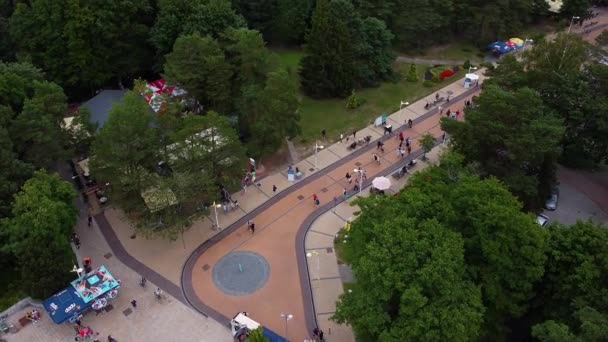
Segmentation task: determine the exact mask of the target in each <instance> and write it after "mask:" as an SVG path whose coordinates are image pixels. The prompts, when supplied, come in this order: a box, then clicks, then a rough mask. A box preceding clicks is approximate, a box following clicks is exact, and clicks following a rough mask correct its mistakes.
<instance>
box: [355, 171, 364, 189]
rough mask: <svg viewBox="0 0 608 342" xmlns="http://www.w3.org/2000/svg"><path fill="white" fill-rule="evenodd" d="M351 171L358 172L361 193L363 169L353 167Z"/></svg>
mask: <svg viewBox="0 0 608 342" xmlns="http://www.w3.org/2000/svg"><path fill="white" fill-rule="evenodd" d="M353 172H354V173H358V174H359V193H361V192H362V191H363V170H359V169H354V170H353Z"/></svg>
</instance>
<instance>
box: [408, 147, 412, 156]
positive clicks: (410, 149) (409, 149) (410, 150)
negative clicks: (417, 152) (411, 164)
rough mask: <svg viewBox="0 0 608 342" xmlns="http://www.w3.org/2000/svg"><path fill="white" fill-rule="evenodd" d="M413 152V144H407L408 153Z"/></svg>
mask: <svg viewBox="0 0 608 342" xmlns="http://www.w3.org/2000/svg"><path fill="white" fill-rule="evenodd" d="M410 154H412V145H407V155H408V156H409V155H410Z"/></svg>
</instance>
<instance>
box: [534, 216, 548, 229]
mask: <svg viewBox="0 0 608 342" xmlns="http://www.w3.org/2000/svg"><path fill="white" fill-rule="evenodd" d="M536 223H538V225H539V226H541V227H544V226H546V225H547V223H549V217H548V216H547V215H545V214H538V215H536Z"/></svg>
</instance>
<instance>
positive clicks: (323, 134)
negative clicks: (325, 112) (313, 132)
mask: <svg viewBox="0 0 608 342" xmlns="http://www.w3.org/2000/svg"><path fill="white" fill-rule="evenodd" d="M326 134H327V132H326V131H325V128H324V129H323V130H322V131H321V136H322V137H323V140H325V137H326Z"/></svg>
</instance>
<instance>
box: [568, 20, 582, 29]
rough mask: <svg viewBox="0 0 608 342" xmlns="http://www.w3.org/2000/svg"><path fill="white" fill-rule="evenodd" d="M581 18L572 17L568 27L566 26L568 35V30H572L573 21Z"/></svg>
mask: <svg viewBox="0 0 608 342" xmlns="http://www.w3.org/2000/svg"><path fill="white" fill-rule="evenodd" d="M580 18H581V17H578V16H572V19H570V26H568V33H570V30H571V29H572V23H574V19H576V20H579V19H580Z"/></svg>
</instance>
